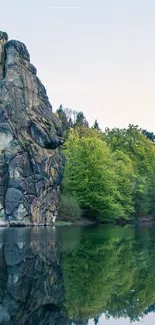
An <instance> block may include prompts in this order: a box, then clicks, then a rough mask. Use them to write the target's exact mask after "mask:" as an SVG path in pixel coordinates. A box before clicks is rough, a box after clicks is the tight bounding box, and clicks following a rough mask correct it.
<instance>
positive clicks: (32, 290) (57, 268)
mask: <svg viewBox="0 0 155 325" xmlns="http://www.w3.org/2000/svg"><path fill="white" fill-rule="evenodd" d="M131 322H133V324H134V325H136V324H144V325H146V324H147V325H152V324H154V323H155V228H154V227H151V226H150V227H137V228H134V227H109V226H108V227H105V226H98V227H96V226H90V227H58V228H32V229H25V228H18V229H16V228H12V229H0V324H3V325H73V324H76V325H86V324H89V325H93V324H95V325H96V324H100V325H101V324H106V325H117V324H118V325H127V324H130V323H131Z"/></svg>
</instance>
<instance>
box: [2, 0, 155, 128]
mask: <svg viewBox="0 0 155 325" xmlns="http://www.w3.org/2000/svg"><path fill="white" fill-rule="evenodd" d="M1 12H2V13H3V14H2V15H1V26H0V30H3V31H7V32H8V34H9V38H10V39H18V40H20V41H22V42H24V43H25V44H26V46H27V48H28V50H29V52H30V55H31V62H32V63H33V64H34V65H35V66H36V68H37V70H38V76H39V78H40V79H41V81H42V82H43V84H44V85H45V87H46V89H47V94H48V96H49V99H50V101H51V104H52V106H53V109H54V110H56V109H57V108H58V107H59V105H60V104H62V105H63V106H64V107H68V108H71V109H73V110H78V111H79V110H81V111H83V112H84V114H85V116H86V118H87V119H88V121H89V123H90V125H92V124H93V122H94V120H95V119H97V120H98V121H99V124H100V127H101V128H105V127H107V126H108V127H110V128H111V127H126V126H127V125H128V124H129V123H130V124H138V125H139V126H140V127H143V128H147V129H148V130H149V131H153V132H155V123H154V121H153V118H154V116H155V41H154V35H155V19H154V16H155V2H154V1H153V0H148V1H146V0H141V1H140V0H130V1H129V0H117V1H116V0H108V1H105V0H97V1H95V2H94V1H88V0H85V1H82V0H72V1H71V0H67V1H66V0H57V1H56V0H55V1H54V0H53V1H52V0H48V1H47V0H44V2H43V1H41V0H38V1H36V0H34V1H33V2H32V1H30V0H27V1H26V2H24V3H22V2H21V1H19V0H15V1H14V2H12V1H11V0H10V1H8V0H6V1H5V3H4V2H3V3H2V4H1Z"/></svg>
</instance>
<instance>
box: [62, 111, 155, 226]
mask: <svg viewBox="0 0 155 325" xmlns="http://www.w3.org/2000/svg"><path fill="white" fill-rule="evenodd" d="M57 115H58V117H59V119H60V120H61V122H62V127H63V130H64V140H65V141H64V146H63V150H64V153H65V156H66V159H67V164H66V169H65V175H64V181H63V185H62V192H63V194H64V195H67V196H68V195H69V196H72V197H73V198H74V199H75V200H76V201H77V202H78V204H79V206H80V208H81V209H82V211H83V213H84V215H85V216H86V217H88V218H92V219H93V220H97V221H103V222H116V221H117V220H129V219H131V218H132V219H133V218H138V217H140V216H146V215H154V214H155V146H154V134H153V133H150V132H148V131H146V130H141V129H139V127H138V126H134V125H129V126H128V128H124V129H118V128H114V129H112V130H110V129H108V128H106V129H105V131H104V132H102V131H101V130H100V128H99V125H98V122H97V120H96V121H95V123H94V125H93V127H89V125H88V122H87V120H86V118H85V116H84V114H83V113H82V112H79V113H76V112H74V111H72V110H65V109H63V107H62V106H60V108H59V109H58V110H57Z"/></svg>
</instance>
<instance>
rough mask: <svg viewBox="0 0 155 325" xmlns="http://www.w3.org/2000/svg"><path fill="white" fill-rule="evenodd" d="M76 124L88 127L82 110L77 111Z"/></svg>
mask: <svg viewBox="0 0 155 325" xmlns="http://www.w3.org/2000/svg"><path fill="white" fill-rule="evenodd" d="M77 126H86V127H89V124H88V121H87V120H86V118H85V116H84V114H83V113H82V112H79V113H77V116H76V122H75V127H77Z"/></svg>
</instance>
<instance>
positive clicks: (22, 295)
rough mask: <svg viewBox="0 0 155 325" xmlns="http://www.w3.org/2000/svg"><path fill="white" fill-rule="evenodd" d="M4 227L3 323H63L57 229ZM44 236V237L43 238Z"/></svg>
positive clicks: (0, 239) (0, 268) (0, 251)
mask: <svg viewBox="0 0 155 325" xmlns="http://www.w3.org/2000/svg"><path fill="white" fill-rule="evenodd" d="M48 232H49V230H48V229H38V228H37V229H35V228H34V229H25V228H12V229H0V324H1V325H2V324H3V325H5V324H6V325H14V324H15V325H31V324H32V325H35V324H36V325H49V324H50V325H60V324H67V323H66V320H65V318H64V317H63V316H62V310H61V306H62V303H63V299H64V286H63V277H62V273H61V269H60V264H59V261H60V256H59V249H58V246H57V243H56V240H55V235H54V231H53V232H52V231H51V228H50V239H49V233H48ZM39 238H41V240H39Z"/></svg>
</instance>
